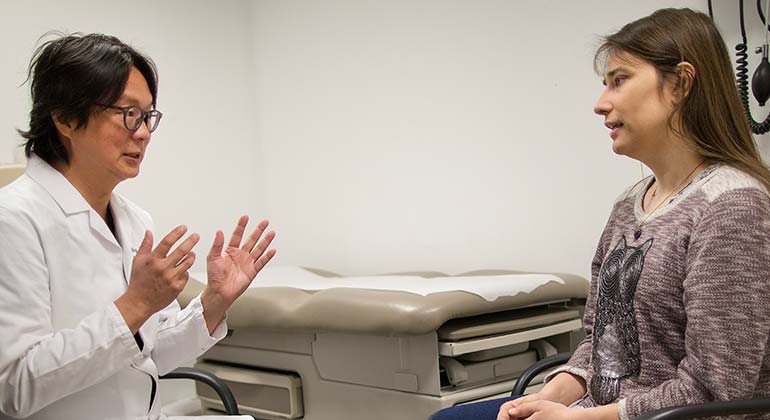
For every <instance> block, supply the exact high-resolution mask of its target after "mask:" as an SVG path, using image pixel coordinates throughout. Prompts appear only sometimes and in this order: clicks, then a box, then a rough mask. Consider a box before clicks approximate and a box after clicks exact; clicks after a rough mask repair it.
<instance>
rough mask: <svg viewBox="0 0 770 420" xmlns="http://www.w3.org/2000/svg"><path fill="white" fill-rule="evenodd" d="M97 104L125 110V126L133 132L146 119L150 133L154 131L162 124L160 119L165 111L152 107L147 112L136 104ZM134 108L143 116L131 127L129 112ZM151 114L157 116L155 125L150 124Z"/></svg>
mask: <svg viewBox="0 0 770 420" xmlns="http://www.w3.org/2000/svg"><path fill="white" fill-rule="evenodd" d="M96 105H97V106H101V107H104V108H109V109H115V110H118V111H121V112H123V126H124V127H126V129H127V130H128V131H131V132H133V131H136V130H138V129H139V127H141V126H142V122H143V121H144V123H145V124H146V125H147V129H148V130H149V131H150V133H152V132H154V131H155V130H157V129H158V126H159V125H160V119H161V118H162V117H163V113H162V112H160V111H158V110H157V109H151V110H149V111H147V112H145V111H144V110H143V109H142V108H139V107H138V106H135V105H128V106H115V105H107V104H96ZM132 109H136V110H138V111H139V113H140V114H141V116H142V117H141V118H139V119H137V120H136V121H137V122H138V123H137V124H135V127H134V128H131V127H129V126H128V113H129V112H130V111H131V110H132ZM151 116H155V117H156V119H155V124H153V126H150V117H151Z"/></svg>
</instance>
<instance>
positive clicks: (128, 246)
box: [110, 195, 144, 285]
mask: <svg viewBox="0 0 770 420" xmlns="http://www.w3.org/2000/svg"><path fill="white" fill-rule="evenodd" d="M110 208H111V209H112V217H113V219H114V221H115V230H116V231H117V232H118V240H119V241H120V247H121V249H122V250H123V278H124V280H125V281H126V285H128V283H129V282H130V281H131V265H132V264H133V262H134V256H135V255H136V252H137V250H138V249H139V244H140V243H141V241H142V238H138V239H137V238H135V237H134V234H135V232H134V231H135V229H132V227H133V226H131V220H130V218H129V217H128V214H127V212H126V206H125V203H124V202H123V200H121V199H120V198H119V197H118V196H116V195H113V196H112V200H110ZM142 233H144V232H142Z"/></svg>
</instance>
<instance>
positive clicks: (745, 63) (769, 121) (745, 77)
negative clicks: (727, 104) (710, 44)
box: [709, 0, 770, 134]
mask: <svg viewBox="0 0 770 420" xmlns="http://www.w3.org/2000/svg"><path fill="white" fill-rule="evenodd" d="M759 1H761V0H758V1H757V7H760V6H759ZM738 3H739V5H738V7H740V9H741V10H740V17H741V39H742V40H743V42H741V43H740V44H738V45H736V46H735V56H736V59H735V62H736V63H737V64H738V65H737V66H736V67H735V79H736V82H737V85H738V94H739V95H740V97H741V104H743V111H744V113H745V114H746V119H747V120H748V122H749V126H750V127H751V131H752V132H753V133H754V134H765V133H767V132H768V131H770V115H768V116H767V118H765V120H764V121H763V122H758V121H755V120H754V117H753V116H752V115H751V106H750V105H749V54H748V53H747V52H746V51H747V50H748V49H749V47H747V46H746V23H745V22H744V19H743V0H740V1H739V2H738ZM760 12H761V8H760ZM711 13H712V12H711V0H709V14H711ZM711 18H712V19H713V18H714V16H713V15H712V16H711ZM762 20H763V22H764V16H763V19H762ZM763 26H764V25H763Z"/></svg>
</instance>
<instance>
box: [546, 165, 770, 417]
mask: <svg viewBox="0 0 770 420" xmlns="http://www.w3.org/2000/svg"><path fill="white" fill-rule="evenodd" d="M653 182H654V179H652V178H649V179H647V180H646V181H645V182H641V183H639V184H637V185H635V186H633V187H632V188H630V189H629V190H628V191H627V192H625V193H624V194H622V195H621V196H620V197H619V198H618V200H617V201H616V203H615V206H614V208H613V210H612V214H611V215H610V218H609V221H608V222H607V226H606V228H605V230H604V232H603V233H602V236H601V239H600V241H599V246H598V248H597V251H596V254H595V257H594V260H593V263H592V280H591V290H590V293H589V296H588V301H587V304H586V313H585V317H584V320H583V322H584V326H585V329H586V333H587V336H586V338H585V339H584V340H583V341H582V342H581V343H580V345H579V346H578V348H577V350H576V351H575V354H574V355H573V357H572V358H571V359H570V361H569V363H568V364H567V365H565V366H564V367H562V368H560V369H559V370H558V371H557V372H561V371H567V372H570V373H572V374H574V375H577V376H580V377H581V378H583V379H584V380H585V382H586V386H587V392H586V395H585V397H584V398H583V399H582V401H580V402H579V403H578V405H580V406H584V407H590V406H594V405H606V404H610V403H613V402H618V403H619V411H620V413H619V414H620V417H621V418H622V419H630V418H633V417H635V416H638V415H640V414H643V413H646V412H649V411H653V410H656V409H659V408H663V407H669V406H674V405H681V404H694V403H701V402H706V401H713V400H737V399H750V398H767V397H770V198H768V193H767V191H766V190H765V188H764V187H763V186H762V185H761V184H760V183H759V182H758V181H757V180H756V179H754V178H752V177H751V176H749V175H747V174H745V173H744V172H741V171H739V170H737V169H734V168H732V167H729V166H727V165H715V166H711V167H709V168H707V169H706V170H705V171H703V172H701V174H700V175H698V176H697V177H696V178H695V179H694V180H693V181H692V182H690V184H689V185H687V186H686V187H685V188H684V189H683V190H682V191H681V192H679V193H678V194H677V195H676V196H674V197H673V198H671V199H670V200H669V202H668V203H664V204H663V205H662V206H661V207H660V208H659V209H658V210H657V211H656V212H655V213H653V214H652V215H650V216H649V217H648V218H647V219H646V220H645V221H644V224H643V225H642V227H641V234H640V235H639V234H637V235H635V234H634V233H635V231H636V230H637V226H638V224H639V222H640V221H641V220H643V219H644V217H645V215H644V212H643V210H642V204H641V203H642V198H643V196H644V192H645V191H646V190H647V189H648V188H649V187H650V185H652V183H653ZM554 375H555V374H551V375H549V378H550V377H553V376H554ZM745 418H763V419H770V416H767V415H765V416H764V417H763V416H754V417H750V416H748V417H745Z"/></svg>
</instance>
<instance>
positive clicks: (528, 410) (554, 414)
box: [497, 394, 582, 420]
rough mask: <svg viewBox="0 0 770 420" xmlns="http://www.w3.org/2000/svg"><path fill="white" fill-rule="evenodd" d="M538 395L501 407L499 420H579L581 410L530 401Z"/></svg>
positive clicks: (539, 401) (545, 402) (535, 400)
mask: <svg viewBox="0 0 770 420" xmlns="http://www.w3.org/2000/svg"><path fill="white" fill-rule="evenodd" d="M536 395H537V394H533V395H529V396H527V397H522V398H519V399H516V400H513V401H510V402H509V403H514V404H509V403H505V404H503V406H501V407H500V413H499V414H498V415H497V420H519V419H530V420H539V419H550V420H577V419H578V418H579V416H578V415H577V414H582V413H579V410H572V409H570V408H568V407H567V406H565V405H564V404H560V403H557V402H553V401H547V400H542V399H528V397H535V396H536Z"/></svg>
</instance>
